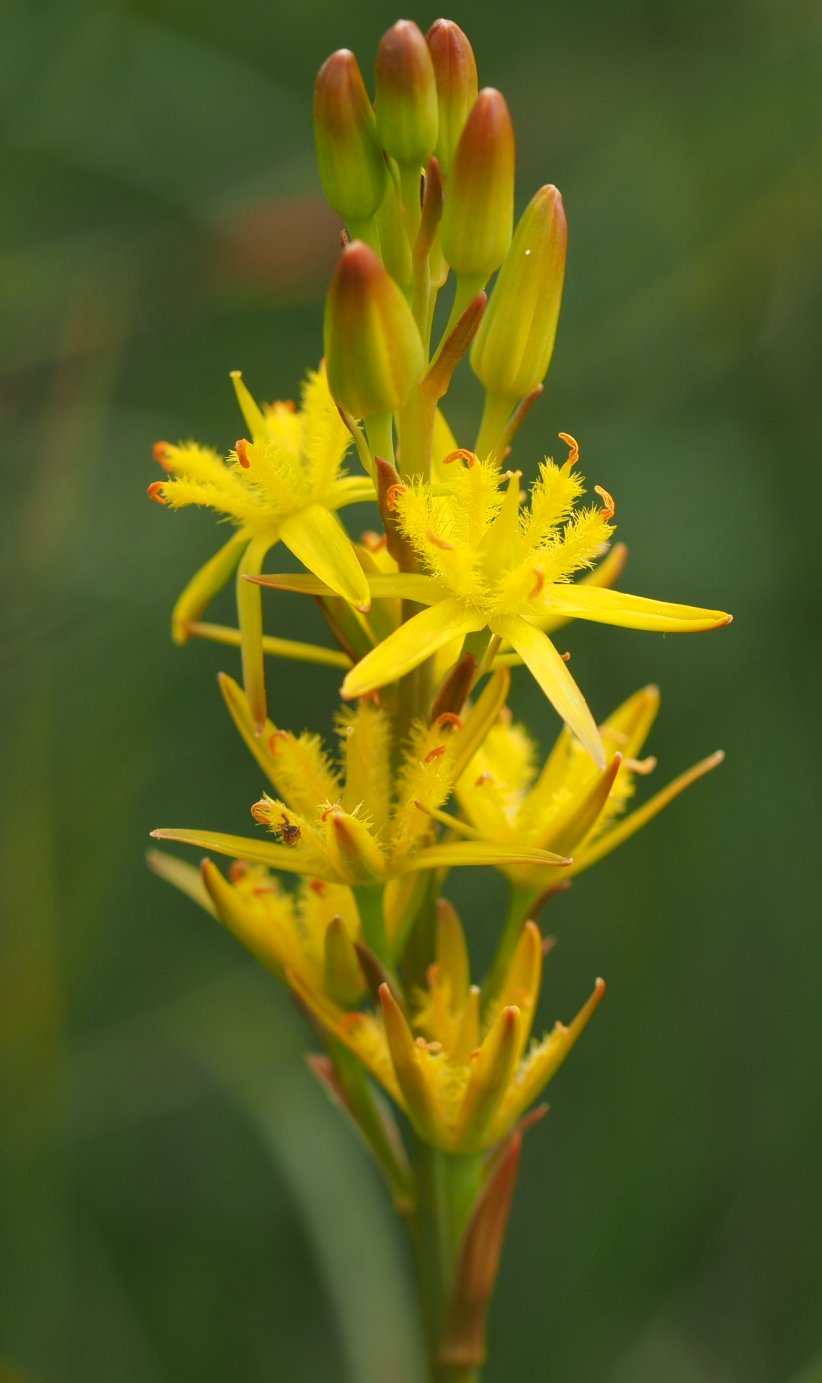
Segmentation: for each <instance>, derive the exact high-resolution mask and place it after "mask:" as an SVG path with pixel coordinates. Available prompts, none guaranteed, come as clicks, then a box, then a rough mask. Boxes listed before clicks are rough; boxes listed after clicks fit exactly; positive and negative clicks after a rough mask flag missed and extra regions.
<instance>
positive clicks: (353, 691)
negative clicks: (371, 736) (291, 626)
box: [342, 599, 484, 700]
mask: <svg viewBox="0 0 822 1383" xmlns="http://www.w3.org/2000/svg"><path fill="white" fill-rule="evenodd" d="M483 624H484V620H483V617H482V616H481V615H478V614H477V613H476V612H475V611H467V610H466V608H465V606H464V604H463V603H462V601H461V600H455V599H448V600H441V601H439V603H438V604H436V605H432V606H431V608H430V609H428V610H421V611H420V613H419V614H418V615H414V616H413V618H411V619H410V620H408V621H407V623H405V624H402V625H400V627H399V629H397V630H396V632H395V633H393V634H391V635H389V637H388V638H387V639H386V640H385V642H384V643H381V644H378V645H377V647H376V648H374V649H372V650H371V652H370V653H367V654H366V656H365V657H364V658H363V659H362V662H359V663H357V664H356V666H355V667H353V668H352V669H351V671H350V672H349V674H348V676H347V677H346V679H345V681H344V682H343V684H342V695H343V696H344V697H345V698H346V700H351V699H352V698H353V697H355V696H364V695H365V694H366V692H370V691H374V690H375V689H376V688H377V687H383V686H385V684H386V682H396V681H398V680H399V678H400V677H404V676H405V674H406V673H407V672H410V671H411V670H412V668H415V667H419V665H420V663H423V662H425V659H426V658H430V657H431V655H432V654H434V653H436V651H437V649H438V648H441V647H442V645H443V644H444V643H447V642H448V640H449V639H453V638H457V637H459V636H460V635H465V634H471V633H473V632H474V631H475V630H477V629H481V628H482V627H483Z"/></svg>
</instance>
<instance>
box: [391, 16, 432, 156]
mask: <svg viewBox="0 0 822 1383" xmlns="http://www.w3.org/2000/svg"><path fill="white" fill-rule="evenodd" d="M377 132H378V134H379V139H380V143H381V144H382V146H383V148H384V149H385V151H386V152H387V153H389V154H390V155H391V157H392V158H395V159H396V160H397V162H398V163H401V164H402V163H405V164H412V165H414V166H415V167H417V168H420V167H421V166H422V164H424V163H425V162H426V161H427V160H428V158H429V156H430V155H431V154H432V153H433V152H434V147H435V145H436V142H437V83H436V79H435V77H434V64H433V63H432V61H431V54H430V53H429V51H428V44H427V43H426V42H425V39H424V38H423V36H422V34H421V33H420V30H419V29H418V28H417V26H416V24H414V23H413V22H412V21H411V20H410V19H400V20H398V21H397V23H396V24H395V25H394V26H393V28H391V29H389V30H388V33H386V34H383V36H382V38H381V40H380V46H379V48H378V49H377Z"/></svg>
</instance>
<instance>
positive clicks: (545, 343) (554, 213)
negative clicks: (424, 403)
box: [471, 186, 568, 403]
mask: <svg viewBox="0 0 822 1383" xmlns="http://www.w3.org/2000/svg"><path fill="white" fill-rule="evenodd" d="M567 242H568V230H567V226H566V222H565V212H564V210H563V206H562V197H561V196H560V194H559V192H558V191H557V189H556V188H555V187H551V186H547V187H541V188H540V190H539V192H537V194H536V196H535V197H534V198H533V199H532V200H531V202H530V203H529V205H528V206H527V207H526V209H525V211H524V212H523V214H522V216H521V218H520V221H519V223H518V225H517V228H516V231H515V232H514V238H513V241H512V242H511V248H510V250H509V251H508V254H507V255H506V256H505V261H504V263H503V265H502V268H501V269H500V271H499V277H498V278H497V281H496V284H495V285H494V291H493V293H492V294H491V299H490V301H489V304H488V308H487V310H486V313H485V316H484V317H483V319H482V323H481V324H480V329H479V331H478V332H477V335H476V338H475V340H474V344H473V346H472V348H471V368H472V369H473V371H474V374H475V375H476V376H477V378H478V379H479V380H480V381H481V382H482V383H483V384H484V385H485V388H486V389H487V390H488V392H489V393H492V394H498V395H502V396H504V397H505V398H506V399H510V400H511V401H512V403H514V402H516V401H518V400H519V399H522V398H525V396H526V395H527V394H530V393H531V392H532V391H533V390H534V389H536V388H537V386H538V385H539V384H541V383H542V381H543V379H544V378H545V375H546V374H547V372H548V366H549V364H550V362H551V354H552V352H553V349H554V338H555V336H556V331H557V321H558V319H559V309H560V303H561V300H562V282H563V278H564V276H565V252H566V246H567Z"/></svg>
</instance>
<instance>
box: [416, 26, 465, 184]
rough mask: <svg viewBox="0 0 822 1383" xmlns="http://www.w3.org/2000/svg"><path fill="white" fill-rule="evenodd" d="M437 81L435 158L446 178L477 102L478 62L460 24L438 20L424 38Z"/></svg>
mask: <svg viewBox="0 0 822 1383" xmlns="http://www.w3.org/2000/svg"><path fill="white" fill-rule="evenodd" d="M425 41H426V43H427V44H428V49H429V52H430V53H431V60H432V62H433V64H434V76H435V77H436V81H437V102H438V105H439V130H438V133H437V151H436V152H437V158H438V159H439V163H440V168H441V170H442V174H443V177H447V176H448V173H449V172H450V170H451V164H452V163H453V161H454V152H455V150H456V147H457V145H458V143H459V140H460V135H461V134H462V132H463V129H464V128H465V122H466V120H467V119H468V115H469V112H470V110H471V107H472V106H473V104H474V102H475V101H476V99H477V62H476V58H475V57H474V50H473V48H472V47H471V44H470V43H469V42H468V39H467V38H466V36H465V34H464V33H463V32H462V29H461V28H460V26H459V24H455V23H454V22H453V20H451V19H438V20H437V21H436V23H435V24H432V25H431V28H430V29H429V30H428V33H427V34H426V35H425Z"/></svg>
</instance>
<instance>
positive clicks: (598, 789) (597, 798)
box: [541, 754, 622, 855]
mask: <svg viewBox="0 0 822 1383" xmlns="http://www.w3.org/2000/svg"><path fill="white" fill-rule="evenodd" d="M621 767H622V755H621V754H615V755H614V757H613V758H612V759H611V762H610V763H609V764H608V766H607V768H606V769H605V770H604V772H602V773H599V774H597V775H596V777H595V778H594V779H593V781H592V782H590V781H589V783H588V785H587V786H586V787H584V788H583V790H582V791H581V792H578V793H576V794H575V795H574V797H573V798H572V799H571V801H570V803H569V804H568V805H567V806H566V808H565V810H564V811H563V812H562V813H561V815H560V816H558V817H556V818H555V819H554V820H553V821H552V822H551V824H550V826H549V828H548V830H547V831H546V832H545V834H544V835H543V836H542V837H541V844H542V845H543V846H544V847H545V848H546V849H549V848H550V849H552V850H559V851H561V852H563V853H565V854H568V855H570V854H573V852H574V850H575V849H576V848H577V846H578V845H579V843H580V841H581V840H584V839H585V837H586V836H587V834H588V832H589V831H591V830H592V829H593V827H594V826H595V825H596V822H597V820H598V818H599V816H600V813H601V812H602V809H603V807H604V806H605V803H606V802H607V801H608V796H609V794H610V791H611V788H612V787H613V786H614V779H615V778H616V776H617V774H618V773H619V770H620V768H621Z"/></svg>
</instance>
